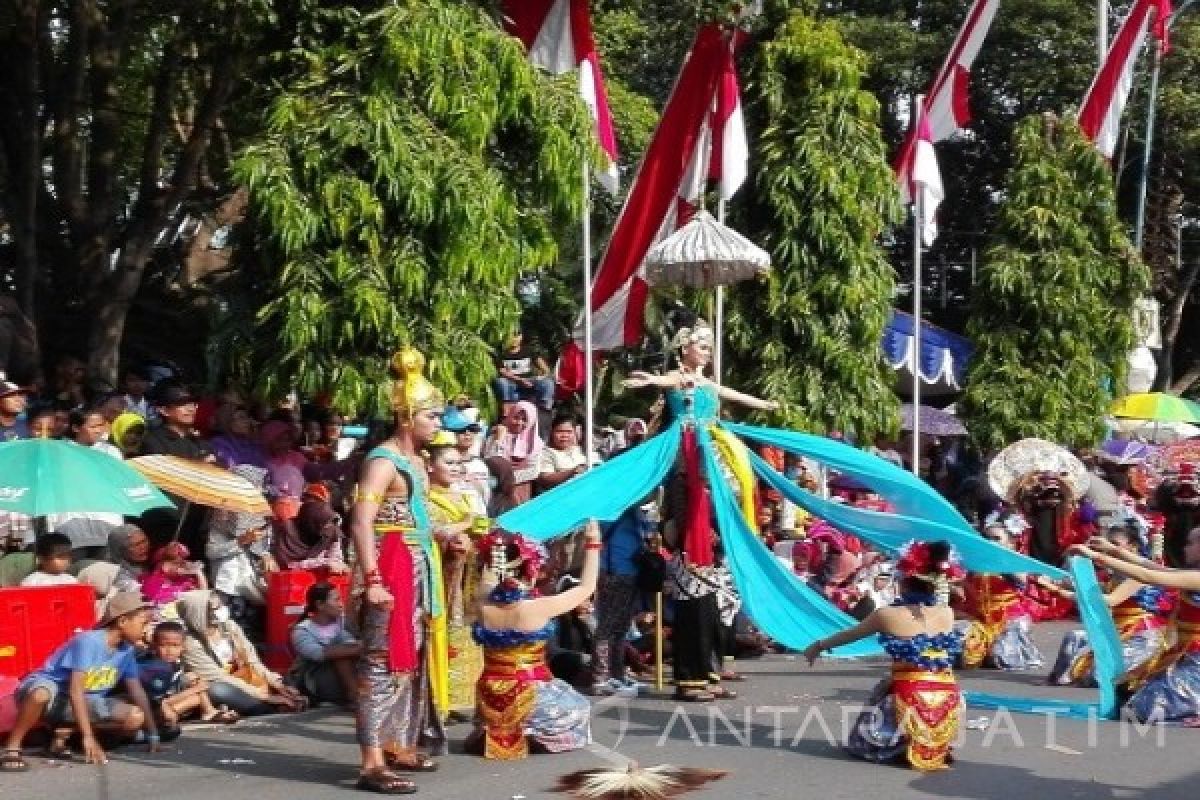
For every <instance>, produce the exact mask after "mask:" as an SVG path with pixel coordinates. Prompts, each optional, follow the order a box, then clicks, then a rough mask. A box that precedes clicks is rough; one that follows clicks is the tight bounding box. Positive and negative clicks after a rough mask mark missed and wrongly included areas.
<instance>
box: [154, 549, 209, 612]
mask: <svg viewBox="0 0 1200 800" xmlns="http://www.w3.org/2000/svg"><path fill="white" fill-rule="evenodd" d="M189 555H190V553H189V552H188V549H187V548H186V547H184V546H183V545H182V544H180V543H179V542H171V543H170V544H168V545H164V546H163V547H160V548H159V549H158V551H157V552H155V553H154V571H153V572H151V573H150V574H149V575H147V576H146V579H145V580H144V581H142V593H143V594H144V595H145V596H146V599H147V600H149V601H150V602H152V603H154V604H155V605H156V606H160V607H161V606H165V605H167V604H169V603H174V602H175V600H176V598H178V597H179V595H181V594H183V593H184V592H190V591H192V590H193V589H207V588H208V581H207V580H205V579H204V567H203V565H202V564H200V563H198V562H192V561H188V560H187V559H188V556H189Z"/></svg>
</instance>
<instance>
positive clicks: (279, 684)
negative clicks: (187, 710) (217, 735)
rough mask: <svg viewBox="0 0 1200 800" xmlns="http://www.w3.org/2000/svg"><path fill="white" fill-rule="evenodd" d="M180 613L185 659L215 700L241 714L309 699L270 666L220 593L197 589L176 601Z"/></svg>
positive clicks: (298, 705)
mask: <svg viewBox="0 0 1200 800" xmlns="http://www.w3.org/2000/svg"><path fill="white" fill-rule="evenodd" d="M178 608H179V616H180V618H181V619H182V620H183V623H184V627H185V628H186V629H187V634H188V635H187V640H186V641H185V642H184V645H183V664H184V667H185V668H186V669H187V670H188V671H189V672H193V673H195V674H196V677H197V678H199V679H200V680H202V681H205V682H206V683H207V684H208V696H209V698H211V699H212V701H213V703H214V704H215V705H225V706H228V707H229V708H231V709H233V710H234V711H236V712H238V713H239V714H241V715H242V716H243V717H250V716H255V715H258V714H270V713H272V712H274V711H303V710H304V709H305V708H307V707H308V701H307V700H306V699H305V698H304V696H303V695H301V694H300V693H299V692H298V691H296V690H295V689H293V688H292V687H290V686H288V685H286V684H285V683H284V682H283V678H281V677H280V676H279V675H277V674H275V673H274V672H272V671H271V670H269V669H267V667H266V666H265V665H263V663H262V661H261V660H260V659H259V657H258V653H257V652H256V651H255V649H254V645H252V644H251V643H250V640H249V639H247V638H246V634H244V633H243V632H242V629H241V626H239V625H238V624H237V623H236V622H234V621H233V620H231V619H230V618H229V609H228V608H227V607H226V606H225V604H224V603H223V602H222V601H221V596H220V595H219V594H217V593H216V592H210V591H208V590H206V589H197V590H196V591H193V592H185V593H184V594H183V595H181V596H180V597H179V600H178Z"/></svg>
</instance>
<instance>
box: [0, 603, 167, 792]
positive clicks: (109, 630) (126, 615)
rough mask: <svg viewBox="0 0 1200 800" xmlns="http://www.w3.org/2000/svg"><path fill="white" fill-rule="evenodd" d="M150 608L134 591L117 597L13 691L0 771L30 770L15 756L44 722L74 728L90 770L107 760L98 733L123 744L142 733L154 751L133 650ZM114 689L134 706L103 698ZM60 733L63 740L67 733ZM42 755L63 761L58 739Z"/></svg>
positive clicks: (153, 728) (154, 735)
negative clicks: (12, 719)
mask: <svg viewBox="0 0 1200 800" xmlns="http://www.w3.org/2000/svg"><path fill="white" fill-rule="evenodd" d="M149 608H150V605H149V603H146V602H145V601H143V600H142V598H141V597H140V596H139V595H137V594H135V593H133V592H124V593H121V594H118V595H116V596H115V597H113V598H112V600H110V601H109V603H108V609H107V611H106V613H105V615H104V616H103V617H102V618H101V619H100V625H99V627H98V628H97V629H96V630H91V631H83V632H81V633H77V634H75V635H74V636H72V637H71V638H70V639H69V640H68V641H67V643H66V644H64V645H63V646H62V647H60V648H58V650H56V651H54V653H53V655H51V656H50V658H49V659H47V661H46V664H45V666H43V667H42V668H41V669H40V670H37V671H36V672H32V673H30V674H29V675H28V676H26V678H25V679H24V680H23V681H21V684H20V686H18V687H17V692H16V701H17V709H18V710H17V720H16V723H15V724H14V726H13V729H12V731H11V732H10V733H9V735H8V741H7V743H6V744H5V746H4V753H3V757H0V772H24V771H26V770H28V769H29V765H28V764H27V763H26V762H25V759H23V758H22V757H21V744H22V742H23V741H24V740H25V735H26V734H27V733H29V731H30V730H32V729H33V728H34V726H36V725H38V724H41V723H43V722H45V723H49V724H51V725H55V724H59V723H66V724H68V725H75V726H77V727H78V728H79V733H80V734H81V735H82V737H83V752H84V755H85V756H86V758H87V761H88V763H89V764H104V763H107V761H108V759H107V757H106V756H105V754H104V749H103V748H102V747H101V746H100V742H99V741H98V740H97V738H96V733H97V732H112V733H116V734H118V735H120V736H122V737H123V738H128V737H131V736H133V735H134V734H135V733H137V732H138V730H139V729H143V730H144V731H145V741H147V742H148V743H149V748H150V751H151V752H157V751H158V750H159V749H160V746H159V741H160V740H159V735H158V725H157V724H156V723H155V721H154V713H153V711H152V709H151V708H150V701H149V699H148V698H147V697H146V693H145V691H143V689H142V684H141V683H140V682H139V681H138V669H137V660H136V651H135V650H134V647H135V646H136V645H137V644H138V643H139V642H141V641H142V637H143V636H144V635H145V632H146V623H147V622H148V621H149V619H150V615H149V612H148V609H149ZM118 685H123V686H124V687H125V690H126V692H128V694H129V697H130V698H131V699H132V700H133V705H130V704H129V703H126V702H124V701H122V700H118V699H116V698H113V697H111V696H110V694H109V693H110V692H111V690H112V689H114V688H115V687H116V686H118ZM64 733H66V734H69V733H70V729H67V730H66V731H65V732H64ZM47 755H51V756H53V757H56V758H62V757H63V756H64V755H65V736H63V735H58V736H56V737H55V740H54V741H53V742H51V745H50V748H49V751H48V752H47Z"/></svg>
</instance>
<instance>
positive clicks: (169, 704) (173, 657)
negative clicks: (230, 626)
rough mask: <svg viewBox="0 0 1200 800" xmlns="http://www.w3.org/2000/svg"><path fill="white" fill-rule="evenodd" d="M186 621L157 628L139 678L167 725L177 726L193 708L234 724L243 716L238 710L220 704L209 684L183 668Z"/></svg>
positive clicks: (207, 719)
mask: <svg viewBox="0 0 1200 800" xmlns="http://www.w3.org/2000/svg"><path fill="white" fill-rule="evenodd" d="M185 637H186V633H185V632H184V629H183V624H182V623H179V622H175V621H173V620H169V621H167V622H163V623H160V624H159V625H158V627H156V628H155V629H154V635H153V636H152V637H151V640H150V650H149V651H148V652H147V653H146V654H144V655H143V656H141V657H140V658H139V659H138V678H139V680H141V682H142V686H143V687H144V688H145V689H146V695H147V696H148V697H149V698H150V702H151V703H152V704H153V705H154V707H155V708H156V709H157V711H158V714H159V718H160V719H161V720H162V722H163V723H164V727H167V728H177V727H178V726H179V721H180V720H181V719H183V718H184V717H185V716H186V715H188V714H190V713H191V712H193V711H199V712H200V719H201V720H203V721H204V722H218V723H221V724H223V725H232V724H233V723H235V722H237V721H238V720H239V719H240V717H239V716H238V713H237V712H236V711H230V710H229V709H228V708H225V707H222V708H217V707H216V706H214V705H213V703H212V700H211V699H209V696H208V684H207V683H205V682H204V681H202V680H200V679H199V678H197V677H196V676H195V675H192V674H191V673H187V672H184V671H183V664H182V663H181V661H182V659H183V641H184V638H185Z"/></svg>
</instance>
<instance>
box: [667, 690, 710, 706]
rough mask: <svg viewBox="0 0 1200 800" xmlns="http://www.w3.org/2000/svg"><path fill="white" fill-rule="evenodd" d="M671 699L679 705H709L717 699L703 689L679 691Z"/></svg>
mask: <svg viewBox="0 0 1200 800" xmlns="http://www.w3.org/2000/svg"><path fill="white" fill-rule="evenodd" d="M673 697H674V699H675V700H677V701H679V702H681V703H710V702H712V701H713V700H716V699H717V698H716V695H713V694H710V693H708V692H706V691H704V690H703V689H679V690H677V691H676V692H675V694H674V695H673Z"/></svg>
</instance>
